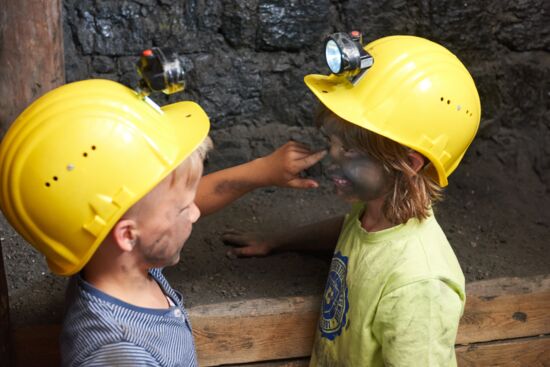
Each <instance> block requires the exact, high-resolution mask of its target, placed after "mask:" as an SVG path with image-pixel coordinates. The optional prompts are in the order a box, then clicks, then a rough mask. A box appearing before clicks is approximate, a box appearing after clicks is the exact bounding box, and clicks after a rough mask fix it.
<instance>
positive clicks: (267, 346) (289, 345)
mask: <svg viewBox="0 0 550 367" xmlns="http://www.w3.org/2000/svg"><path fill="white" fill-rule="evenodd" d="M549 279H550V275H545V276H537V277H530V278H524V279H518V278H513V279H510V278H507V279H494V280H488V281H482V282H476V283H471V284H468V286H467V292H468V302H467V305H466V311H465V316H464V318H463V320H462V321H461V324H460V327H459V332H458V337H457V341H460V342H461V343H465V341H467V342H469V343H474V342H476V341H477V342H480V341H481V342H485V341H487V340H493V339H494V340H502V339H509V338H515V337H517V335H518V334H524V335H522V336H524V337H531V336H536V335H539V334H550V312H549V311H548V310H550V304H549V301H550V298H549V297H550V294H549V292H548V291H549V290H550V281H549ZM320 302H321V301H320V297H317V296H309V297H288V298H277V299H256V300H247V301H240V302H229V303H220V304H214V305H205V306H197V307H193V308H190V309H189V314H190V317H191V322H192V324H193V332H194V335H195V343H196V347H197V353H198V356H199V361H200V364H201V366H214V365H219V364H224V365H227V364H231V363H232V364H237V365H238V364H245V363H255V362H256V363H258V362H262V361H264V362H262V363H283V364H282V365H280V366H284V365H285V364H284V363H303V362H304V359H302V360H300V359H298V360H297V361H282V362H265V361H275V360H285V359H286V360H288V359H293V358H301V357H307V356H309V354H310V349H311V345H312V341H313V335H314V332H315V328H316V325H317V317H318V314H319V308H320V304H321V303H320ZM518 313H523V314H525V316H523V314H518ZM514 315H515V316H514ZM503 325H504V326H503ZM509 329H514V330H509ZM518 330H519V331H518ZM58 333H59V326H41V327H36V326H30V327H26V328H20V329H16V330H15V333H14V334H13V335H14V340H15V345H16V353H15V354H16V360H17V366H38V365H41V366H47V365H46V364H45V362H44V361H48V363H49V362H51V364H48V365H51V366H55V365H58V362H59V355H58V353H59V352H58V347H57V335H58ZM510 343H511V342H506V343H504V342H501V344H498V343H497V344H487V345H491V347H489V346H487V345H479V346H478V345H475V346H466V347H463V346H458V347H457V353H458V354H457V355H460V356H461V357H460V358H462V360H463V362H462V363H466V362H464V361H469V359H468V358H470V359H471V358H474V357H471V356H472V355H474V354H473V353H474V351H475V348H479V350H480V352H479V353H483V351H484V350H487V353H489V355H492V353H496V352H493V351H494V350H503V349H506V348H510V352H509V353H512V354H513V353H516V354H513V355H514V356H516V357H517V358H520V357H521V356H522V353H523V352H525V351H522V349H521V347H517V345H516V344H510ZM522 343H524V344H523V345H525V346H526V347H528V348H531V347H532V348H535V349H534V350H535V351H536V350H538V349H536V348H539V349H540V345H543V346H546V345H547V344H545V343H547V341H534V342H531V341H529V342H528V343H527V342H523V341H522ZM525 343H527V344H525ZM540 343H542V344H540ZM31 345H32V346H33V347H32V349H31V348H29V346H31ZM529 355H530V356H531V357H529V358H535V357H532V355H533V354H532V353H530V354H529ZM479 358H481V357H479ZM537 358H539V359H540V358H547V355H546V354H541V355H540V357H537ZM511 359H513V358H511ZM305 360H307V359H305ZM541 360H544V359H541ZM548 362H549V365H550V361H548ZM468 363H470V362H468ZM481 365H482V364H480V366H481ZM251 366H254V365H253V364H252V365H251ZM258 366H262V365H261V364H260V365H258ZM265 366H266V367H267V366H270V365H269V364H267V365H265ZM272 366H278V365H277V364H272ZM290 366H292V367H298V366H301V365H300V364H297V365H292V364H290V365H289V367H290ZM466 366H468V365H466ZM525 366H530V365H529V364H526V365H525Z"/></svg>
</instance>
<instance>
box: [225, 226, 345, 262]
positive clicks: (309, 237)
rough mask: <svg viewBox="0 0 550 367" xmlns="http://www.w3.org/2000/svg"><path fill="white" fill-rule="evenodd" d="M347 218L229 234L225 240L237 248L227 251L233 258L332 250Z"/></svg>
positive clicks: (227, 233)
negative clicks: (285, 252)
mask: <svg viewBox="0 0 550 367" xmlns="http://www.w3.org/2000/svg"><path fill="white" fill-rule="evenodd" d="M343 223H344V216H339V217H334V218H330V219H326V220H323V221H320V222H316V223H313V224H309V225H306V226H302V227H296V228H291V229H289V230H286V231H284V232H283V231H281V232H271V233H269V232H266V233H258V232H241V231H234V230H233V231H228V232H226V233H224V234H223V236H222V240H223V241H224V242H225V243H227V244H229V245H231V246H234V248H232V249H230V250H229V251H227V255H228V256H230V257H249V256H265V255H269V254H271V253H274V252H282V251H310V252H322V251H333V250H334V247H336V242H337V241H338V236H339V234H340V230H341V229H342V225H343Z"/></svg>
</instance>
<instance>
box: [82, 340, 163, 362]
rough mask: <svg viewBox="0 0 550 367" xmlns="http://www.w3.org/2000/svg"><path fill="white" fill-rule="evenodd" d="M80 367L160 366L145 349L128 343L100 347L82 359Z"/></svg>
mask: <svg viewBox="0 0 550 367" xmlns="http://www.w3.org/2000/svg"><path fill="white" fill-rule="evenodd" d="M79 365H80V366H85V367H92V366H121V367H124V366H128V367H132V366H160V364H159V362H158V361H157V360H156V359H155V358H154V357H153V356H152V355H151V354H150V353H149V352H147V351H146V350H145V349H143V348H141V347H139V346H137V345H134V344H132V343H128V342H118V343H112V344H107V345H102V346H101V347H100V348H98V349H97V350H95V351H94V352H92V353H91V354H90V355H89V356H88V357H87V358H86V359H84V360H83V361H82V362H81V363H80V364H79Z"/></svg>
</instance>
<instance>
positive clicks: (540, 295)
mask: <svg viewBox="0 0 550 367" xmlns="http://www.w3.org/2000/svg"><path fill="white" fill-rule="evenodd" d="M549 310H550V276H549V275H541V276H534V277H530V278H499V279H492V280H485V281H479V282H475V283H471V284H468V285H467V287H466V309H465V312H464V315H463V316H462V319H461V320H460V326H459V329H458V336H457V341H456V342H457V344H469V343H475V342H484V341H491V340H501V339H510V338H520V337H528V336H534V335H541V334H550V312H549Z"/></svg>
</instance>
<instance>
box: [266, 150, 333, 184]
mask: <svg viewBox="0 0 550 367" xmlns="http://www.w3.org/2000/svg"><path fill="white" fill-rule="evenodd" d="M326 154H327V151H326V150H321V151H318V152H312V151H311V150H310V149H309V148H308V147H307V146H305V145H304V144H301V143H297V142H295V141H289V142H288V143H286V144H285V145H283V146H281V147H279V148H278V149H277V150H275V151H274V152H273V153H271V154H270V155H267V156H265V157H262V158H260V161H261V163H262V167H263V168H262V171H263V172H262V173H263V174H264V175H265V177H266V178H267V181H268V182H267V186H270V185H274V186H280V187H292V188H299V189H311V188H316V187H319V184H318V183H317V181H315V180H313V179H310V178H302V177H300V172H302V171H303V170H305V169H308V168H309V167H311V166H313V165H314V164H316V163H317V162H319V161H320V160H321V159H323V157H324V156H325V155H326Z"/></svg>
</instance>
